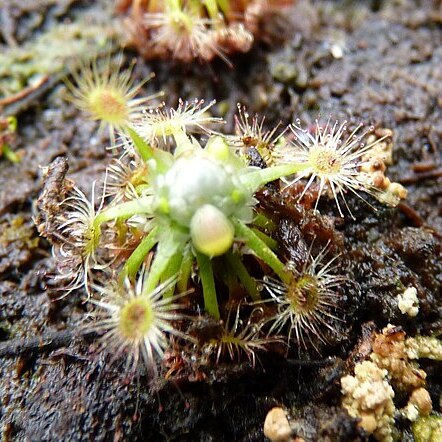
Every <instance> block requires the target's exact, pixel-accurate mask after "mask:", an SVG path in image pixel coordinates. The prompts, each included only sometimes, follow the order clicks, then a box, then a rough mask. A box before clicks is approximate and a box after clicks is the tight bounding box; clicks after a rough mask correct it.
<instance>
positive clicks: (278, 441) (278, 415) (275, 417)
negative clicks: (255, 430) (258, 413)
mask: <svg viewBox="0 0 442 442" xmlns="http://www.w3.org/2000/svg"><path fill="white" fill-rule="evenodd" d="M291 435H292V429H291V428H290V423H289V420H288V419H287V414H286V412H285V411H284V410H283V409H282V408H281V407H274V408H272V409H271V410H270V411H269V412H268V413H267V416H266V419H265V421H264V436H266V437H268V438H269V439H270V440H271V441H272V442H290V441H291V440H293V439H292V437H291Z"/></svg>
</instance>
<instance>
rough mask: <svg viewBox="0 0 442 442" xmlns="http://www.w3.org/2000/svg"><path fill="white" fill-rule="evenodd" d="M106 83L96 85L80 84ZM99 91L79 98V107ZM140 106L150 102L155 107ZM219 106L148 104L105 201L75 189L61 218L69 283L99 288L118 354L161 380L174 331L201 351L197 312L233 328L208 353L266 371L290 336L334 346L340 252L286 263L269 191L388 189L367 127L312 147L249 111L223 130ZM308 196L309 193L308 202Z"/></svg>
mask: <svg viewBox="0 0 442 442" xmlns="http://www.w3.org/2000/svg"><path fill="white" fill-rule="evenodd" d="M96 75H98V74H96ZM112 84H113V83H112ZM112 84H109V87H111V86H112ZM96 85H97V82H96V81H87V82H80V84H79V87H80V88H84V87H92V88H94V87H98V86H96ZM70 87H71V89H72V86H70ZM105 87H106V84H104V83H103V84H100V88H101V89H99V90H98V91H96V94H95V95H99V93H105V94H106V90H104V92H103V88H104V89H105ZM74 92H75V91H74ZM91 93H93V91H90V90H89V91H86V90H81V91H78V92H75V94H76V96H77V97H79V98H78V99H81V97H87V96H90V94H91ZM119 93H121V96H118V97H117V98H118V100H119V101H121V102H122V103H123V104H124V103H125V106H127V107H128V108H131V104H130V100H134V99H135V98H134V96H133V94H132V93H126V92H125V91H120V92H119ZM136 100H137V101H136V103H137V106H141V105H142V103H143V100H142V99H141V100H140V99H136ZM103 103H104V102H103ZM212 104H213V103H211V104H209V105H204V102H203V101H195V102H193V103H184V102H180V103H179V106H178V108H176V109H168V110H165V109H164V107H161V106H160V107H158V108H157V109H138V107H137V113H135V114H133V115H134V116H133V118H132V117H131V115H132V114H131V113H128V114H127V115H126V114H125V115H124V118H122V120H121V122H120V121H113V120H112V121H111V123H112V126H113V127H119V128H120V129H121V132H120V139H121V142H120V143H119V144H117V145H116V146H114V148H115V149H117V150H118V149H119V150H120V154H121V155H120V157H119V158H118V159H114V160H113V161H112V162H111V163H110V165H109V166H108V168H107V171H106V175H105V179H104V185H103V193H102V197H101V199H100V203H99V204H96V201H95V198H94V196H92V200H91V201H89V200H88V199H87V198H86V196H85V195H84V194H83V193H82V192H81V191H80V190H79V189H77V188H76V187H74V188H73V189H72V191H71V193H70V195H69V196H68V197H67V198H66V199H65V200H64V201H63V202H62V203H61V204H60V210H59V211H58V212H57V215H56V216H57V223H58V226H59V228H58V232H57V235H54V236H53V238H58V239H55V240H53V241H54V256H55V258H56V260H57V263H58V268H59V270H60V274H61V276H60V277H61V279H64V280H67V281H68V283H67V285H66V289H67V290H68V292H72V291H73V290H74V289H78V288H80V287H84V288H85V289H86V291H87V293H88V297H89V301H90V304H91V306H92V307H93V309H94V313H93V316H94V317H96V319H97V320H96V322H95V323H94V325H93V326H92V328H93V329H95V330H98V331H99V332H100V333H102V334H103V337H102V348H105V349H107V350H109V352H112V353H113V354H114V356H119V355H120V354H121V353H123V352H125V353H127V354H128V359H127V360H128V365H129V366H136V365H137V363H138V361H139V360H140V359H144V361H145V363H146V365H147V366H148V368H150V369H151V371H153V372H155V369H154V368H155V367H156V357H155V355H157V356H159V357H160V358H161V357H162V356H163V355H164V352H165V350H166V349H167V347H168V345H169V338H170V337H171V336H175V338H176V339H178V341H179V340H181V341H183V342H184V341H189V342H190V344H189V343H188V344H186V345H195V346H197V345H198V344H197V341H198V339H194V338H193V337H191V336H188V335H187V334H186V333H185V329H184V328H183V326H182V325H181V323H182V322H183V321H186V320H188V318H189V314H188V312H187V311H188V310H192V309H193V310H194V312H196V311H203V312H205V314H206V315H209V316H210V317H211V318H212V320H214V321H221V322H220V324H221V325H222V327H223V331H222V332H219V333H218V335H217V336H218V337H213V338H208V339H206V340H204V339H203V341H205V342H206V344H205V348H204V349H202V348H200V349H196V350H195V351H200V352H201V351H203V352H207V349H212V350H213V352H215V353H216V358H215V359H216V361H218V360H219V358H220V357H221V356H222V355H230V356H231V357H232V358H233V356H232V355H238V354H239V355H241V354H242V355H244V356H245V357H247V358H248V359H249V360H250V361H251V362H254V361H255V351H258V350H262V349H264V348H265V347H266V345H270V343H272V342H275V341H280V340H281V335H285V336H287V337H288V338H286V340H287V342H288V344H289V345H290V344H291V343H293V342H296V343H297V345H301V344H302V345H305V343H306V342H307V341H306V340H305V339H304V336H305V335H307V336H309V335H311V334H313V335H316V336H317V337H318V338H319V339H320V340H322V341H325V339H323V338H322V334H321V330H320V328H321V327H323V328H326V329H330V330H331V329H333V321H335V320H336V319H337V318H336V314H335V310H336V308H337V304H338V300H337V299H338V298H339V286H340V285H341V284H342V283H343V282H344V281H345V277H344V276H340V275H338V274H335V273H336V268H337V267H336V266H335V265H334V264H333V265H332V263H334V262H335V260H336V259H337V257H331V258H330V257H329V256H328V255H330V253H329V249H327V250H323V251H321V252H320V253H319V255H317V256H312V253H311V249H310V250H309V253H308V258H307V262H304V263H300V264H299V265H298V267H299V268H296V265H295V263H292V262H286V261H285V260H284V259H283V258H282V257H281V251H280V250H279V248H278V243H277V241H276V240H275V238H274V237H272V230H274V229H275V228H274V227H271V228H269V229H267V230H266V228H265V227H263V226H267V227H268V226H272V220H271V219H270V218H269V217H268V214H266V213H265V212H264V211H262V209H261V208H260V205H259V203H258V199H257V192H259V191H261V190H262V189H263V188H264V187H265V186H266V185H267V184H268V183H270V182H275V184H279V185H280V186H281V189H282V188H284V187H287V186H290V185H291V183H298V182H299V181H301V180H302V179H304V178H305V179H307V182H306V185H305V188H306V189H307V188H309V186H311V185H312V183H313V181H314V180H319V191H318V194H317V198H319V197H321V196H322V194H324V195H327V193H331V196H332V197H334V198H335V199H336V202H338V201H337V195H339V196H340V197H341V198H344V196H345V192H346V190H347V188H348V189H350V191H351V192H353V193H357V194H359V193H360V192H368V193H371V194H374V195H376V194H377V193H382V192H383V193H386V192H387V191H384V190H383V189H379V188H375V186H374V185H373V184H372V183H371V182H370V176H371V175H370V174H371V173H375V171H373V172H370V170H371V169H370V168H369V167H368V165H369V164H371V162H373V161H372V160H373V158H372V157H370V153H369V152H370V149H371V148H372V147H373V146H375V145H376V144H377V143H376V142H373V143H371V145H370V146H368V147H364V148H362V151H360V150H361V147H360V144H359V142H356V138H355V137H354V135H355V131H353V132H352V133H351V134H350V138H348V139H345V138H344V139H343V140H342V138H343V133H344V125H338V124H335V125H330V124H329V123H327V125H326V126H325V128H321V126H319V125H317V127H316V130H317V133H316V134H314V135H310V134H308V133H307V132H298V135H297V136H298V141H295V142H290V141H289V140H288V137H286V135H285V132H287V131H281V134H280V135H278V136H276V137H275V136H274V134H275V131H270V132H268V133H266V132H265V131H264V130H263V127H262V126H263V125H262V123H258V120H257V119H254V120H253V121H252V123H249V119H248V118H249V117H248V115H247V114H246V113H245V111H244V110H241V111H240V115H239V119H238V122H239V123H238V127H237V133H236V134H235V135H221V134H219V133H214V132H213V131H212V129H211V125H213V124H215V123H219V122H220V119H219V118H215V117H212V116H211V115H210V114H209V111H210V108H211V105H212ZM79 107H81V108H82V109H85V110H87V107H86V106H79ZM138 110H140V111H141V112H138ZM241 112H242V113H241ZM104 114H106V112H105V113H104ZM94 117H98V115H94ZM128 118H129V120H128ZM105 122H106V121H105ZM337 128H338V129H337ZM291 129H292V130H293V131H296V130H300V129H298V128H297V127H296V126H295V127H292V128H291ZM201 133H202V135H201ZM196 134H198V135H196ZM295 134H296V132H295ZM358 141H359V139H358ZM254 148H257V149H258V150H259V152H265V153H266V155H265V158H264V160H265V162H266V163H267V164H264V166H265V167H263V168H260V167H256V166H252V165H250V164H249V159H250V156H249V154H248V150H249V149H254ZM321 149H322V151H323V153H324V155H322V154H321ZM358 149H359V150H358ZM362 154H364V155H368V159H367V160H365V159H362ZM373 155H374V154H373ZM373 155H372V156H373ZM376 164H377V163H376ZM375 169H376V168H375ZM383 170H385V168H384V169H382V171H383ZM384 178H385V177H384ZM385 179H386V178H385ZM387 180H388V179H387ZM388 183H389V181H388ZM392 184H394V183H390V184H388V185H392ZM96 187H97V186H96V185H95V183H94V185H93V189H95V188H96ZM273 188H274V186H273ZM336 190H337V191H336ZM375 190H376V191H375ZM396 190H397V189H396ZM94 193H95V191H94V190H93V192H92V195H94ZM304 194H305V192H303V191H302V190H301V191H300V194H299V199H300V200H301V199H302V198H303V197H304ZM384 200H386V198H384ZM345 206H346V207H347V204H346V203H345ZM338 208H339V212H340V214H341V216H343V212H342V210H341V207H340V206H338ZM326 255H327V256H326ZM238 287H240V290H237V288H238ZM238 293H239V295H238ZM200 294H201V295H202V296H200ZM272 303H273V307H272V306H271V304H272ZM235 305H239V306H245V307H246V308H245V309H244V311H245V313H244V311H243V309H240V308H239V307H238V308H237V310H236V311H235V313H234V317H235V321H234V326H233V328H231V327H232V324H231V320H230V319H229V318H231V317H233V316H232V306H233V307H234V306H235ZM247 306H248V307H249V311H250V309H252V313H250V312H249V315H246V313H247V308H248V307H247ZM256 309H261V311H262V312H264V311H265V312H266V313H265V314H262V315H260V319H259V320H258V321H255V319H253V320H252V318H256V315H254V313H253V312H256ZM194 315H195V313H194ZM274 333H278V337H275V336H271V335H272V334H274ZM178 341H176V342H178ZM310 342H311V341H310ZM207 343H209V344H210V345H209V344H207Z"/></svg>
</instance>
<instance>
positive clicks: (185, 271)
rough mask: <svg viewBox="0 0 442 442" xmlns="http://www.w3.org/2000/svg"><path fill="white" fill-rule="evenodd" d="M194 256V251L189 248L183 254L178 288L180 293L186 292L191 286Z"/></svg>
mask: <svg viewBox="0 0 442 442" xmlns="http://www.w3.org/2000/svg"><path fill="white" fill-rule="evenodd" d="M193 261H194V256H193V253H192V250H191V248H190V247H189V246H187V247H186V248H185V250H184V252H183V260H182V262H181V269H180V276H179V278H178V282H177V287H178V291H179V292H185V291H186V290H187V286H188V285H189V279H190V274H191V272H192V264H193Z"/></svg>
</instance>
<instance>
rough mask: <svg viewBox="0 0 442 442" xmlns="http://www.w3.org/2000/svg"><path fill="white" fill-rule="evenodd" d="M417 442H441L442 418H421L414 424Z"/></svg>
mask: <svg viewBox="0 0 442 442" xmlns="http://www.w3.org/2000/svg"><path fill="white" fill-rule="evenodd" d="M413 436H414V440H415V442H441V441H442V416H440V415H436V414H432V415H431V416H427V417H421V418H419V419H418V420H417V421H416V422H415V423H414V424H413Z"/></svg>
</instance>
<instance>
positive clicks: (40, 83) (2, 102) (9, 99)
mask: <svg viewBox="0 0 442 442" xmlns="http://www.w3.org/2000/svg"><path fill="white" fill-rule="evenodd" d="M48 80H49V75H43V76H42V77H41V78H40V79H39V80H38V81H37V82H35V84H32V85H31V86H28V87H26V88H24V89H22V90H21V91H20V92H17V93H16V94H14V95H9V96H8V97H5V98H0V106H7V105H9V104H12V103H16V102H17V101H20V100H22V99H23V98H25V97H27V96H28V95H30V94H32V93H33V92H35V91H36V90H38V89H39V88H40V87H41V86H43V85H44V84H45V83H46V82H47V81H48Z"/></svg>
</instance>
